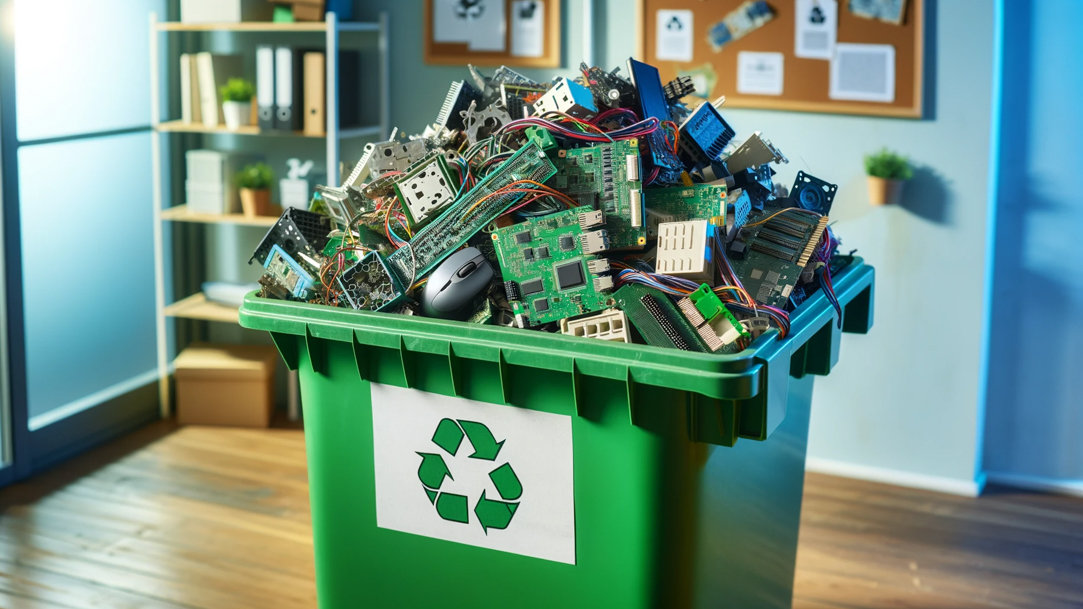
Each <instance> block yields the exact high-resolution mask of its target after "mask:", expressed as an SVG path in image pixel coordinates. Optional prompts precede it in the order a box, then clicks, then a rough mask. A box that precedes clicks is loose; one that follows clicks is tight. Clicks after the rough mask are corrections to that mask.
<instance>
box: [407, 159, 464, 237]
mask: <svg viewBox="0 0 1083 609" xmlns="http://www.w3.org/2000/svg"><path fill="white" fill-rule="evenodd" d="M395 192H396V194H397V195H398V197H399V200H400V201H401V202H402V205H403V207H404V208H405V209H406V212H407V215H408V219H409V220H410V225H411V226H417V225H418V224H420V223H422V222H424V221H425V220H427V219H428V218H429V217H430V216H432V215H433V214H434V213H438V212H440V211H442V210H443V208H444V207H445V206H446V205H447V204H448V203H451V201H452V199H454V198H455V189H454V188H452V185H451V176H450V175H449V174H448V172H447V170H446V168H445V167H444V165H443V158H442V157H433V160H432V161H430V162H429V163H427V164H425V165H423V166H421V167H419V168H417V169H414V170H413V171H411V172H410V174H409V175H407V176H406V177H405V178H403V179H402V181H401V182H399V183H398V184H395Z"/></svg>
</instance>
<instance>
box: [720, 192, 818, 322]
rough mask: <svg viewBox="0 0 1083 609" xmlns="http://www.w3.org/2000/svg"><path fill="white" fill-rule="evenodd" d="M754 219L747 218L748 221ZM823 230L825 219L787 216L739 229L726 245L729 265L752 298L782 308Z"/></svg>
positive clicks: (790, 214) (800, 214) (795, 215)
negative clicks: (735, 236) (728, 244)
mask: <svg viewBox="0 0 1083 609" xmlns="http://www.w3.org/2000/svg"><path fill="white" fill-rule="evenodd" d="M761 216H762V214H761ZM757 219H758V218H757V217H750V218H749V221H750V222H751V223H754V222H755V221H756V220H757ZM826 226H827V216H821V217H819V218H816V217H814V216H810V215H808V214H802V213H788V214H781V215H778V216H775V217H774V218H771V219H770V220H768V221H767V222H765V223H764V224H759V225H756V226H749V227H746V228H743V229H741V232H740V233H738V235H737V238H736V239H735V240H734V242H733V243H731V244H730V258H729V259H730V264H731V265H732V266H733V270H734V272H735V273H737V276H738V277H739V278H740V279H741V283H742V284H744V287H745V289H746V290H748V293H749V294H751V295H752V297H753V298H755V299H756V300H758V301H760V302H762V303H764V304H769V305H772V306H776V307H780V306H783V305H784V304H786V301H787V299H789V297H790V292H792V291H793V288H794V286H796V285H797V281H798V279H800V277H801V271H802V270H804V268H805V265H806V264H808V262H809V260H810V259H811V257H812V253H813V251H814V250H815V249H816V246H817V245H818V244H819V242H820V235H821V234H822V233H823V230H824V227H826Z"/></svg>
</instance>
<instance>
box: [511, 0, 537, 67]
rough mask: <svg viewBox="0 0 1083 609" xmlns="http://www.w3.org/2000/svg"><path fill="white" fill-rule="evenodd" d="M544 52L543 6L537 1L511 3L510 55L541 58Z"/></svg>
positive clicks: (521, 0)
mask: <svg viewBox="0 0 1083 609" xmlns="http://www.w3.org/2000/svg"><path fill="white" fill-rule="evenodd" d="M544 52H545V4H544V3H542V2H539V1H538V0H516V1H515V2H512V3H511V54H512V55H515V56H516V57H541V56H542V54H543V53H544Z"/></svg>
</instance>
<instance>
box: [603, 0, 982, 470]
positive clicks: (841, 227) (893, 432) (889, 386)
mask: <svg viewBox="0 0 1083 609" xmlns="http://www.w3.org/2000/svg"><path fill="white" fill-rule="evenodd" d="M603 8H604V9H605V10H606V11H607V12H608V15H607V17H608V23H609V35H608V36H607V37H606V39H605V40H602V41H600V42H601V43H602V44H603V48H604V49H605V55H606V57H607V59H608V60H609V61H610V62H614V61H619V60H620V58H621V57H622V56H623V57H627V56H628V55H629V54H631V53H634V52H635V36H634V35H625V32H634V31H635V29H634V28H635V18H634V15H633V14H632V11H630V10H628V9H627V8H626V3H624V2H617V1H615V0H610V1H609V2H607V3H605V5H604V6H603ZM935 11H936V14H935V15H934V19H933V20H932V23H931V27H930V28H929V29H928V31H927V32H928V33H927V36H928V39H929V40H928V42H927V45H926V48H927V51H928V53H929V55H930V61H931V65H930V66H929V67H927V68H926V82H927V85H926V86H928V87H930V89H931V94H930V95H929V96H927V98H928V101H927V104H931V107H930V108H929V110H928V111H927V113H928V114H929V116H931V117H932V118H930V119H927V120H920V121H916V120H902V119H885V118H862V117H852V116H832V115H825V114H805V113H793V112H771V111H755V110H736V109H733V110H728V111H726V112H725V116H726V117H727V120H729V121H730V122H731V123H732V124H733V126H734V127H735V128H736V129H737V130H738V132H739V133H740V134H746V135H747V134H748V133H750V132H752V131H754V130H762V131H763V132H764V134H765V135H767V136H768V137H770V138H771V139H772V141H773V142H774V143H775V144H776V145H777V146H779V147H780V148H781V149H782V151H783V152H784V153H785V154H786V155H788V156H789V158H790V164H789V165H787V166H784V167H783V168H782V169H781V170H780V172H779V175H778V176H777V178H778V179H779V180H780V181H781V182H782V183H784V184H791V183H792V182H793V179H794V176H795V175H796V173H797V171H798V170H799V169H800V170H804V171H806V172H810V173H812V174H813V175H816V176H818V177H822V178H825V179H829V180H832V181H835V182H836V183H838V185H839V194H838V196H837V198H836V199H835V204H834V210H833V213H832V217H833V220H834V221H835V224H834V226H835V228H836V230H837V232H838V234H839V236H840V237H841V238H842V239H843V248H844V249H849V248H857V250H858V252H859V253H860V255H862V256H864V257H865V259H866V260H867V261H868V262H870V263H871V264H873V265H874V266H875V267H876V270H877V281H876V311H875V315H876V326H875V328H874V329H873V331H872V333H871V334H869V335H868V336H852V335H847V336H846V337H845V338H844V339H843V344H842V351H841V361H840V363H839V365H838V367H837V368H836V369H835V370H834V371H833V372H832V373H831V375H830V376H829V377H827V378H822V379H817V381H816V390H815V393H814V404H813V409H812V422H811V431H810V434H811V437H810V439H809V455H810V457H812V458H814V459H820V460H827V461H831V462H837V463H839V464H842V465H843V466H850V465H855V466H860V467H862V468H879V469H882V470H893V471H895V472H902V473H905V474H917V475H920V476H931V477H934V478H938V479H942V480H941V481H934V484H936V483H938V482H944V483H945V484H943V485H942V486H944V487H945V488H958V489H959V490H963V489H965V488H966V486H967V485H971V484H972V483H973V481H974V480H975V478H976V476H977V475H978V471H977V470H978V468H977V463H976V462H977V459H978V453H979V438H980V436H981V421H982V417H981V410H982V408H981V405H980V401H981V388H982V386H983V383H984V376H983V373H982V370H981V357H980V353H981V349H982V337H983V320H982V312H983V307H984V306H985V305H986V304H987V303H986V298H985V296H984V292H985V280H986V274H987V273H986V264H987V261H988V256H989V253H988V252H989V245H990V244H989V243H988V239H987V229H988V226H989V222H990V221H991V214H990V209H989V208H990V204H989V191H988V188H987V181H988V179H987V178H988V175H989V149H990V125H991V120H992V115H991V112H992V107H991V100H992V86H993V61H992V57H993V51H994V48H993V46H994V45H993V42H994V40H993V22H994V14H993V4H992V3H985V2H968V3H962V2H937V3H935ZM944 24H947V25H944ZM960 24H965V25H960ZM769 27H770V26H768V27H765V28H764V30H763V32H758V33H757V34H756V35H767V34H768V33H769ZM776 35H779V36H783V35H784V36H791V34H789V33H786V32H779V33H777V34H776ZM884 145H888V146H890V147H892V148H894V149H896V150H898V151H899V152H902V153H904V154H906V155H909V156H910V157H911V158H912V159H913V161H914V162H915V163H916V164H917V165H918V169H917V176H916V177H915V179H914V181H913V182H912V183H910V184H909V185H908V186H907V192H906V196H905V201H904V204H903V205H902V206H900V207H896V208H884V209H874V208H872V207H870V206H869V204H868V203H867V198H866V189H865V177H864V173H863V169H862V164H861V157H862V155H863V154H864V153H866V152H869V151H872V150H875V149H878V148H879V147H881V146H884ZM872 475H876V474H872Z"/></svg>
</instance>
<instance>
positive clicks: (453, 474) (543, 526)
mask: <svg viewBox="0 0 1083 609" xmlns="http://www.w3.org/2000/svg"><path fill="white" fill-rule="evenodd" d="M372 435H373V456H374V464H375V470H376V471H375V474H376V526H378V527H380V528H384V529H392V530H395V531H402V532H404V533H413V534H416V535H424V536H426V537H434V538H436V539H444V540H447V541H454V542H458V543H464V544H468V545H472V546H478V547H481V548H489V549H492V550H500V551H502V552H511V553H513V554H520V555H523V556H532V557H535V558H541V559H545V560H552V561H556V562H562V563H567V564H575V495H574V489H573V486H572V419H571V417H570V416H567V415H559V414H550V413H547V412H538V411H536V410H529V409H526V408H517V407H515V406H502V405H499V404H488V403H485V402H475V401H473V400H465V399H461V398H452V397H447V396H443V395H438V394H435V393H427V392H424V391H418V390H416V389H403V388H401V387H394V386H390V385H380V384H377V383H372Z"/></svg>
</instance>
